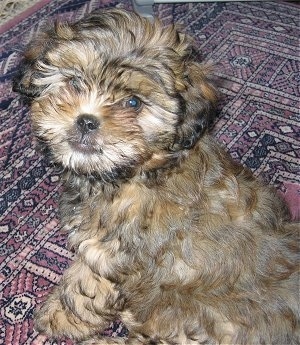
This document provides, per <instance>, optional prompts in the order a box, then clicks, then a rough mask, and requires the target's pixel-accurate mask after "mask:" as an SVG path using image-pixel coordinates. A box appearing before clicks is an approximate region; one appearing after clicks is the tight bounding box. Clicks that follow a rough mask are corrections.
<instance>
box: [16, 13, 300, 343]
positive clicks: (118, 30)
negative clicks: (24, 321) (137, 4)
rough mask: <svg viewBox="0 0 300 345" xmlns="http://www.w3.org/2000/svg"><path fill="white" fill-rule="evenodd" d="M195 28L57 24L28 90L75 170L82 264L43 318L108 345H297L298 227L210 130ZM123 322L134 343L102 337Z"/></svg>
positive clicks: (126, 16) (64, 210)
mask: <svg viewBox="0 0 300 345" xmlns="http://www.w3.org/2000/svg"><path fill="white" fill-rule="evenodd" d="M210 73H211V71H210V67H209V66H206V65H205V64H203V63H198V62H196V61H195V54H193V50H192V48H191V43H190V42H189V39H188V38H187V36H186V35H184V34H182V33H179V32H178V31H177V29H176V28H175V27H173V26H169V27H167V28H163V26H162V24H161V23H159V22H158V21H155V22H154V23H150V22H149V21H147V20H146V19H144V18H141V17H139V16H138V15H136V14H134V13H129V12H125V11H121V10H117V9H112V10H106V11H102V12H96V13H93V14H91V15H89V16H87V17H86V18H84V19H83V20H80V21H79V22H76V23H73V24H72V23H57V24H56V25H55V26H54V28H52V29H50V30H48V31H45V32H43V33H41V34H40V35H39V36H38V37H37V38H36V39H35V40H34V41H33V42H32V43H31V44H30V45H29V47H28V49H27V50H26V51H25V53H24V60H23V65H22V67H21V70H20V74H19V75H18V76H17V78H16V80H15V89H16V90H18V91H19V92H21V93H22V94H24V95H26V96H27V97H28V98H30V100H31V116H32V126H33V130H34V132H35V134H36V136H37V138H38V139H39V140H40V141H41V142H42V143H43V144H44V145H46V147H47V149H48V152H50V154H51V157H52V160H53V161H54V162H55V163H56V164H58V165H60V166H61V167H62V168H63V174H62V181H63V184H64V192H63V194H62V198H61V204H60V212H61V222H62V225H63V226H64V228H65V229H66V230H67V231H68V232H69V243H70V246H71V247H72V248H73V249H74V250H75V252H76V254H77V255H76V259H75V261H74V263H73V264H72V265H71V267H70V268H69V269H68V270H67V271H66V272H65V274H64V276H63V277H62V279H61V282H60V284H59V286H58V287H57V288H56V289H55V290H54V291H53V293H52V294H51V295H50V296H49V298H48V300H47V301H46V302H45V303H44V305H43V306H42V307H41V309H40V310H39V311H37V313H36V320H35V326H36V329H37V330H39V331H40V332H42V333H45V334H47V335H49V336H50V337H55V338H56V337H63V336H66V337H70V338H72V339H75V341H77V342H84V343H90V342H92V339H93V343H96V344H108V343H126V344H152V345H153V344H184V345H186V344H278V345H282V344H298V342H299V275H298V273H297V272H298V269H299V256H298V255H299V247H298V243H299V242H298V241H297V237H298V235H299V231H298V230H299V228H298V227H297V226H296V224H294V225H293V224H291V223H290V222H289V216H288V212H287V210H286V207H285V206H284V205H283V204H282V202H281V201H280V200H279V199H278V198H277V197H276V195H275V193H274V192H273V191H272V190H271V189H270V188H269V187H266V186H264V185H262V184H261V183H260V182H258V181H256V180H255V179H254V177H253V176H252V174H251V173H250V172H249V171H248V170H247V169H245V168H244V167H242V166H240V165H237V164H236V163H234V162H233V161H232V160H231V159H230V157H229V156H228V155H227V154H226V153H225V152H224V151H223V149H222V148H220V146H219V145H218V144H217V143H216V142H215V141H214V140H213V139H212V138H211V137H210V136H209V135H208V134H207V131H206V129H207V127H208V124H209V122H210V120H211V114H212V113H213V108H214V104H215V103H216V89H215V86H214V84H213V81H212V78H211V75H210ZM117 317H121V318H122V320H123V321H124V323H125V324H126V326H127V327H128V329H129V338H128V339H121V338H120V339H108V338H107V339H105V338H101V336H97V334H100V331H101V330H102V329H104V328H105V327H106V326H107V325H108V323H109V321H111V320H114V319H116V318H117Z"/></svg>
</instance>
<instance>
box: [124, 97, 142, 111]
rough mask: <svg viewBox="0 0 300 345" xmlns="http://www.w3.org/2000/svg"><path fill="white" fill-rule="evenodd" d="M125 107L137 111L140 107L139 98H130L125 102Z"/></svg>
mask: <svg viewBox="0 0 300 345" xmlns="http://www.w3.org/2000/svg"><path fill="white" fill-rule="evenodd" d="M125 106H126V107H129V108H133V109H134V110H139V109H140V107H141V106H142V102H141V100H140V99H139V98H137V97H134V96H133V97H130V98H129V99H128V100H127V101H126V102H125Z"/></svg>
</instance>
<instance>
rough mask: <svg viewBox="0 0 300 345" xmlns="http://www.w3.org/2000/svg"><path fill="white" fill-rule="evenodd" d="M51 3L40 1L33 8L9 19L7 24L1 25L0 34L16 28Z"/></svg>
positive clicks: (46, 0)
mask: <svg viewBox="0 0 300 345" xmlns="http://www.w3.org/2000/svg"><path fill="white" fill-rule="evenodd" d="M51 1H52V0H40V1H39V2H37V3H35V4H34V5H33V6H31V7H29V8H27V9H26V10H24V11H23V12H21V13H19V14H18V15H17V16H16V17H14V18H11V19H9V20H8V21H7V22H5V23H3V24H2V25H1V26H0V34H3V33H4V32H5V31H8V30H10V29H11V28H12V27H13V26H16V25H17V24H19V23H20V22H21V21H22V20H24V19H25V18H27V17H29V16H31V15H32V14H33V13H34V12H36V11H38V10H40V9H41V8H42V7H44V6H46V5H47V4H49V3H50V2H51Z"/></svg>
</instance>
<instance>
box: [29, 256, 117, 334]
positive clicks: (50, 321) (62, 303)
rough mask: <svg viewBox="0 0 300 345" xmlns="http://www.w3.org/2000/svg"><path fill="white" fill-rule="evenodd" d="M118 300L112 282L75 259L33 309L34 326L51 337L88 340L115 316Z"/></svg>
mask: <svg viewBox="0 0 300 345" xmlns="http://www.w3.org/2000/svg"><path fill="white" fill-rule="evenodd" d="M117 301H118V292H117V291H116V290H115V289H114V285H113V283H111V282H110V281H109V280H107V279H105V278H102V277H100V276H98V275H96V274H95V273H93V272H92V271H91V270H90V268H89V267H88V266H87V265H86V264H85V263H84V262H83V261H81V260H78V261H76V262H74V263H73V265H72V266H71V267H70V268H69V269H68V270H67V271H66V272H65V274H64V276H63V277H62V280H61V282H60V284H59V286H58V287H57V288H56V289H55V290H54V292H53V293H52V294H51V295H50V296H49V298H48V299H47V300H46V302H45V303H44V305H43V306H42V307H41V308H40V309H39V310H38V311H37V312H36V315H35V328H36V330H38V331H39V332H41V333H44V334H46V335H48V336H50V337H62V336H67V337H69V338H72V339H77V340H80V339H87V338H88V337H90V336H91V335H92V334H95V333H98V332H100V331H101V330H103V329H104V328H105V327H106V326H107V324H108V322H109V321H110V320H112V319H113V318H114V317H115V313H114V306H115V303H116V302H117Z"/></svg>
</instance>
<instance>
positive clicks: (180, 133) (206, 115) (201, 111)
mask: <svg viewBox="0 0 300 345" xmlns="http://www.w3.org/2000/svg"><path fill="white" fill-rule="evenodd" d="M185 73H186V75H185V84H186V87H185V89H184V91H182V92H180V94H181V97H182V103H183V105H184V106H183V109H184V113H183V114H182V118H181V119H180V120H179V124H178V128H177V137H176V139H175V143H174V146H173V149H175V150H180V149H190V148H192V147H193V146H194V145H195V144H196V142H197V141H198V140H199V138H200V137H201V135H202V134H203V133H204V132H205V131H206V129H207V128H208V127H209V125H210V124H211V123H212V120H213V117H214V112H215V108H216V103H217V89H216V85H215V82H214V80H213V76H212V68H211V66H209V65H205V64H201V63H197V62H194V61H187V62H186V70H185Z"/></svg>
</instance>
